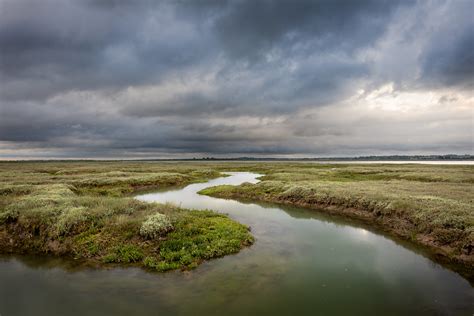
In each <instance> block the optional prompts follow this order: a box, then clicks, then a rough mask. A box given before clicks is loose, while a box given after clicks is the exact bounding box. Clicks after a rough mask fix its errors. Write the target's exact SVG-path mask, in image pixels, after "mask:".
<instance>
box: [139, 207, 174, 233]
mask: <svg viewBox="0 0 474 316" xmlns="http://www.w3.org/2000/svg"><path fill="white" fill-rule="evenodd" d="M172 229H173V224H172V223H171V220H170V218H169V217H168V216H166V215H164V214H161V213H155V214H153V215H150V216H148V217H147V219H146V220H145V221H144V222H143V223H142V226H141V227H140V235H141V236H143V237H145V238H148V239H153V238H156V237H158V236H160V235H163V234H165V233H167V232H169V231H170V230H172Z"/></svg>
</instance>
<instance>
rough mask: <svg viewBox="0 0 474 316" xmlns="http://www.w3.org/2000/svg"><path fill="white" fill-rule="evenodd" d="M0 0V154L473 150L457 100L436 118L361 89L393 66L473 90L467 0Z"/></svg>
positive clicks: (406, 85) (412, 80) (459, 91)
mask: <svg viewBox="0 0 474 316" xmlns="http://www.w3.org/2000/svg"><path fill="white" fill-rule="evenodd" d="M0 1H1V3H0V6H1V11H0V81H1V86H0V156H1V155H2V150H3V149H4V150H11V148H18V149H19V150H22V153H21V155H27V151H28V148H31V149H32V150H33V149H34V150H35V152H41V153H42V154H41V155H45V156H48V157H49V156H51V155H54V154H52V153H55V155H57V156H63V155H66V156H91V157H92V156H93V157H99V156H100V157H105V156H117V155H118V156H120V155H121V154H123V155H127V156H134V155H135V156H137V157H142V156H147V155H154V154H159V155H166V154H167V153H176V154H179V155H183V154H192V153H210V154H213V153H216V154H233V153H244V154H249V155H251V154H261V155H264V154H269V155H270V154H271V155H273V154H308V155H310V154H326V153H327V154H331V153H334V154H336V153H342V154H346V153H347V154H348V153H352V154H357V153H362V152H364V153H367V152H368V151H372V152H387V151H389V149H390V148H391V149H390V150H400V151H410V150H412V151H416V150H417V148H418V149H419V148H424V149H426V150H435V149H436V146H435V144H436V141H438V142H439V144H440V147H439V150H448V149H450V148H451V149H453V150H456V151H463V150H464V151H466V150H467V151H469V150H470V147H469V146H468V145H466V144H467V143H466V137H465V133H464V134H463V133H462V132H459V133H458V132H456V131H455V128H454V126H453V125H449V124H448V123H446V122H445V119H446V120H448V119H449V118H451V119H453V118H454V117H455V116H456V115H457V114H456V113H454V112H449V111H448V110H439V111H438V110H437V111H438V112H436V115H432V116H429V119H426V120H425V121H423V122H424V124H425V125H426V126H428V127H429V126H442V128H440V130H439V131H438V133H435V132H436V129H435V128H431V127H429V128H428V127H426V128H419V127H418V126H417V124H416V123H413V122H408V121H407V119H406V118H405V121H404V120H403V119H399V118H400V117H403V114H399V115H400V116H396V115H391V114H386V115H387V117H389V118H390V120H392V121H393V123H386V122H383V120H382V122H381V119H380V118H373V117H372V116H371V115H372V112H373V110H371V109H369V108H368V107H366V106H364V105H363V104H360V103H357V102H359V101H360V98H363V97H367V96H368V95H370V93H371V92H373V91H375V90H377V89H379V88H380V87H381V86H383V85H385V84H387V83H391V82H393V86H394V87H395V89H396V90H398V89H400V90H402V88H403V89H404V91H410V90H411V89H413V90H414V91H415V90H416V91H417V92H424V91H428V90H430V91H434V92H436V91H437V89H448V90H449V89H451V90H449V91H443V92H442V93H441V92H440V95H439V98H438V99H439V102H438V103H437V104H438V105H440V106H441V105H443V106H444V105H445V106H446V107H447V108H448V107H451V108H458V107H457V106H458V105H459V103H460V102H466V98H463V97H462V96H463V93H464V94H465V93H466V89H467V90H468V89H469V88H470V87H472V80H473V76H474V75H473V65H474V61H473V54H472V52H473V51H474V50H473V36H472V28H473V27H474V26H473V22H472V18H471V17H470V14H469V12H470V11H471V12H472V10H470V9H471V8H472V1H462V0H460V1H433V2H429V3H428V2H423V1H408V0H407V1H388V0H387V1H381V0H377V1H375V0H359V1H328V0H322V1H314V0H311V1H303V0H299V1H294V2H289V1H267V0H263V1H248V0H236V1H199V2H188V1H177V2H171V1H151V0H150V1H148V0H143V1H142V0H140V1H134V2H130V1H102V0H87V1H73V0H69V1H59V0H44V1H33V0H3V1H2V0H0ZM410 12H416V13H417V15H416V14H414V15H410V14H407V13H410ZM394 25H395V26H397V25H398V27H395V28H394ZM403 25H409V27H406V28H403V27H400V26H403ZM403 54H409V55H410V56H409V57H410V58H408V61H405V60H404V56H403ZM380 55H382V57H380ZM359 91H363V92H362V94H361V95H360V96H358V93H359ZM393 93H394V94H396V92H393ZM445 95H447V96H449V97H446V98H443V96H445ZM348 100H350V101H348ZM348 102H349V103H350V102H355V103H356V104H354V105H353V108H352V110H351V111H348V110H344V107H341V104H347V103H348ZM435 103H436V102H435ZM459 108H462V107H459ZM358 111H360V112H361V114H360V116H361V117H364V115H365V116H366V117H368V119H367V120H364V119H362V118H360V117H359V121H351V120H350V119H351V118H352V117H353V116H357V115H358ZM443 111H444V112H443ZM459 111H461V112H462V111H463V110H462V109H461V110H459ZM381 112H382V111H381ZM448 112H449V113H448ZM384 113H385V112H384ZM462 113H464V112H462ZM339 117H347V118H348V121H350V123H348V124H346V123H345V122H342V121H341V120H338V119H337V118H339ZM387 120H388V119H387ZM459 124H460V125H462V127H463V128H465V127H466V121H462V123H459ZM397 128H402V129H406V130H407V133H409V132H410V131H411V132H412V133H413V134H415V135H414V137H413V139H415V140H416V142H418V143H413V144H405V145H404V139H405V138H406V134H403V135H402V136H399V137H398V138H397V137H396V133H395V132H394V131H395V130H397ZM444 132H446V133H445V134H446V135H447V134H449V135H452V136H450V137H451V138H449V139H444V138H443V137H441V136H436V135H442V134H443V133H444ZM447 132H449V133H447ZM394 135H395V136H394ZM427 135H431V136H430V137H428V136H427ZM433 135H434V136H433ZM376 136H377V137H376ZM418 136H419V137H418ZM5 142H7V143H8V146H7V145H4V143H5ZM2 146H3V147H2ZM417 146H418V147H417ZM471 147H472V146H471ZM369 153H370V152H369ZM19 155H20V154H19Z"/></svg>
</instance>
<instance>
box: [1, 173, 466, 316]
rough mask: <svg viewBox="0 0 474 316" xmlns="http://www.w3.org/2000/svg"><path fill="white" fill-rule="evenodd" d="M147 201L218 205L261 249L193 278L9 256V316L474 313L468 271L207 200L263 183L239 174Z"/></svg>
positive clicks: (317, 224) (277, 214)
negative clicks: (214, 189)
mask: <svg viewBox="0 0 474 316" xmlns="http://www.w3.org/2000/svg"><path fill="white" fill-rule="evenodd" d="M229 174H231V176H229V177H225V178H218V179H214V180H211V181H209V182H207V183H198V184H191V185H188V186H186V187H184V188H176V189H172V190H168V191H164V192H157V193H150V194H145V195H141V196H138V197H137V198H138V199H140V200H143V201H157V202H172V203H175V204H178V205H181V206H182V207H186V208H196V209H212V210H216V211H220V212H224V213H227V214H229V215H230V216H231V217H232V218H234V219H236V220H238V221H240V222H242V223H245V224H247V225H249V226H250V227H251V229H252V233H253V235H254V236H255V238H256V242H255V244H254V245H253V246H252V247H250V248H246V249H244V250H243V251H241V252H240V253H238V254H236V255H231V256H226V257H224V258H221V259H216V260H211V261H209V262H205V263H204V264H202V265H201V266H199V267H198V268H197V269H196V270H193V271H190V272H184V273H183V272H179V271H178V272H171V273H165V274H159V273H149V272H145V271H143V270H140V269H136V268H124V269H122V268H120V269H117V268H114V269H109V270H95V269H80V270H76V269H73V268H72V267H71V263H67V262H65V261H62V260H59V261H58V260H57V259H44V258H43V259H38V258H29V257H4V258H3V259H1V261H0V314H1V315H2V316H9V315H169V314H171V315H175V314H176V315H263V314H268V315H328V314H330V315H335V314H336V315H472V314H473V312H474V304H473V303H472V302H473V301H474V291H473V289H472V287H471V286H470V284H469V283H468V282H467V281H466V280H464V279H463V278H461V277H460V276H459V275H458V274H456V273H454V272H452V271H449V270H447V269H445V268H443V267H441V266H440V265H438V264H435V263H433V262H432V261H430V260H429V259H427V258H425V257H423V256H421V255H420V254H418V253H417V252H415V251H413V250H409V249H408V248H406V247H404V246H402V245H400V244H397V243H396V242H394V241H392V240H390V239H388V238H386V237H384V236H381V235H378V234H375V233H373V232H370V231H368V230H367V229H366V228H363V227H361V226H358V225H357V224H354V223H351V222H349V221H345V220H341V219H337V218H335V217H329V216H325V215H323V214H320V213H318V212H314V211H309V210H304V209H298V208H286V207H281V206H275V205H268V204H253V203H241V202H238V201H233V200H224V199H217V198H212V197H208V196H201V195H198V194H197V193H196V192H198V191H199V190H201V189H203V188H206V187H209V186H214V185H219V184H234V185H236V184H240V183H243V182H254V183H255V182H257V181H258V180H257V176H258V175H256V174H252V173H229Z"/></svg>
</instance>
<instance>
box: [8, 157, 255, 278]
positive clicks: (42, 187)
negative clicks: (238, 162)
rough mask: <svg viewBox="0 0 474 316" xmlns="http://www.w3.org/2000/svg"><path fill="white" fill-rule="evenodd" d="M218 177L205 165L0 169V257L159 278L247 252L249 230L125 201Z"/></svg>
mask: <svg viewBox="0 0 474 316" xmlns="http://www.w3.org/2000/svg"><path fill="white" fill-rule="evenodd" d="M217 176H219V173H218V172H217V171H213V170H210V169H209V168H207V167H205V166H189V165H188V166H186V165H184V166H181V165H176V164H166V163H164V164H154V163H153V164H152V163H126V162H63V163H59V162H42V163H27V162H22V163H0V252H1V253H25V254H43V255H54V256H63V257H70V258H74V259H79V260H83V261H84V263H85V264H94V265H102V264H122V265H123V264H126V265H137V266H144V267H147V268H150V269H153V270H158V271H166V270H171V269H190V268H194V267H196V266H197V265H198V264H199V263H200V262H202V261H203V260H206V259H211V258H216V257H221V256H224V255H226V254H230V253H235V252H238V251H239V250H240V249H241V248H242V247H244V246H247V245H250V244H251V243H252V242H253V238H252V236H251V234H250V232H249V230H248V227H246V226H244V225H242V224H239V223H237V222H235V221H233V220H231V219H230V218H228V217H227V216H225V215H222V214H218V213H215V212H211V211H196V210H186V209H181V208H179V207H177V206H174V205H169V204H157V203H145V202H140V201H138V200H136V199H134V198H133V197H131V194H133V193H135V192H138V191H140V190H145V189H153V188H163V187H169V186H175V185H184V184H188V183H192V182H200V181H205V180H208V179H210V178H213V177H217Z"/></svg>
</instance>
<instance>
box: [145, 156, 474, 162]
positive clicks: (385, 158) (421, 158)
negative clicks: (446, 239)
mask: <svg viewBox="0 0 474 316" xmlns="http://www.w3.org/2000/svg"><path fill="white" fill-rule="evenodd" d="M152 160H154V159H152ZM157 160H161V159H157ZM171 160H232V161H235V160H237V161H282V160H283V161H438V160H451V161H452V160H463V161H465V160H474V156H473V155H391V156H358V157H327V158H271V157H263V158H260V157H234V158H216V157H204V158H192V159H171Z"/></svg>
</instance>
